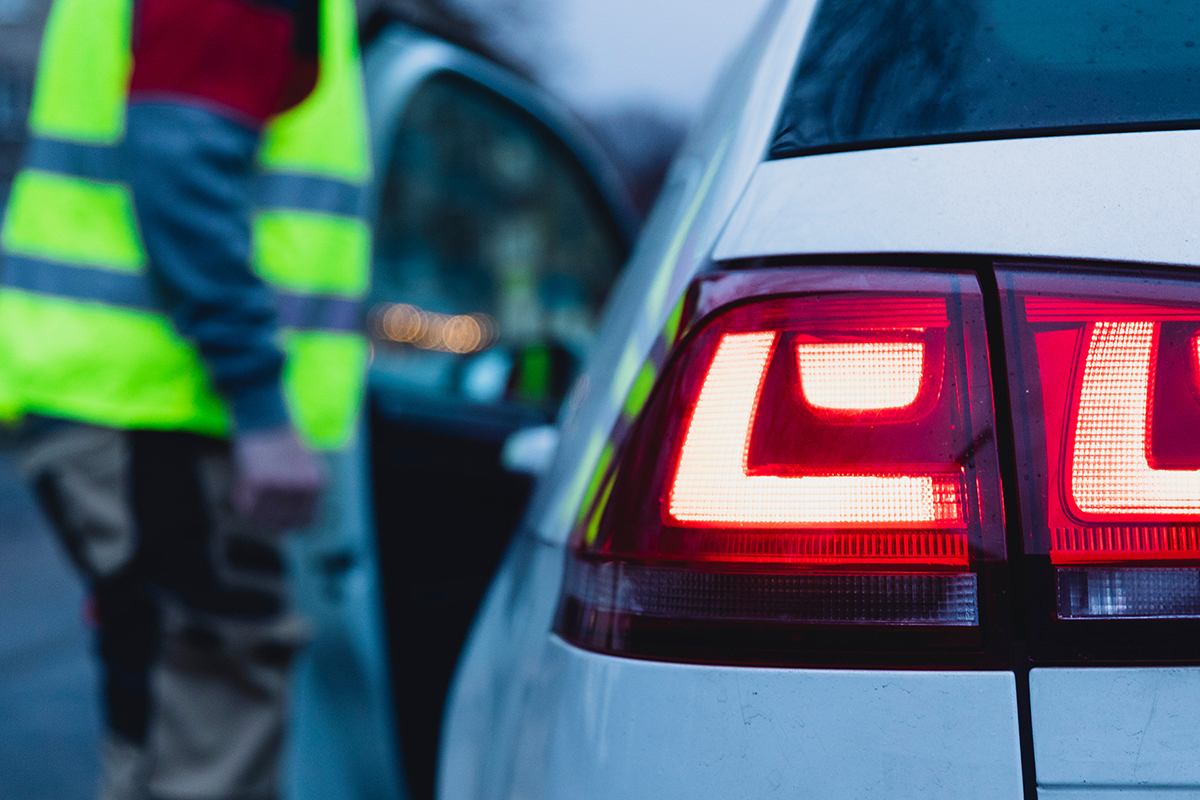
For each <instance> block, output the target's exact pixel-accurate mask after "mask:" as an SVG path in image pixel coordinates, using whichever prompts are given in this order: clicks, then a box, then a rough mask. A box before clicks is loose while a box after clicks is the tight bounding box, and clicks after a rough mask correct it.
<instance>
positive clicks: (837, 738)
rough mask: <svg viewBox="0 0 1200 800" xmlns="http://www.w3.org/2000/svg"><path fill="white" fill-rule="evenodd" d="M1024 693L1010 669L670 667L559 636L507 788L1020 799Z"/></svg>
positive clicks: (549, 651) (552, 793)
mask: <svg viewBox="0 0 1200 800" xmlns="http://www.w3.org/2000/svg"><path fill="white" fill-rule="evenodd" d="M1015 691H1016V690H1015V683H1014V680H1013V676H1012V674H1011V673H1003V672H922V671H906V672H896V671H861V670H786V669H761V668H760V669H755V668H744V667H742V668H733V667H716V666H697V665H680V664H666V663H658V662H653V661H639V660H634V659H625V658H614V657H611V656H605V655H598V654H595V653H589V652H586V651H583V650H580V649H578V648H576V647H572V646H571V645H568V644H566V643H565V642H563V641H562V640H560V639H558V638H557V637H551V638H550V640H549V641H548V643H547V645H546V655H545V658H544V665H543V667H542V670H541V675H540V680H539V686H538V691H537V692H536V693H535V694H533V695H532V696H530V697H529V698H528V699H527V702H526V703H525V704H524V716H523V720H522V724H521V725H520V730H521V731H522V734H521V741H520V743H519V746H518V748H517V752H518V753H519V758H518V759H517V762H516V766H515V769H514V773H513V778H512V785H511V787H510V789H509V793H510V795H511V796H514V797H544V798H570V797H595V798H623V797H634V796H641V797H656V798H672V797H675V798H714V799H715V798H731V797H761V796H764V795H769V794H771V793H774V792H779V793H780V794H781V795H782V796H801V797H864V796H870V795H871V794H873V793H878V794H879V795H881V796H886V797H890V798H898V799H899V798H938V797H944V798H963V797H972V798H980V799H982V798H1011V797H1015V796H1017V795H1019V793H1020V786H1021V759H1020V750H1019V747H1018V746H1017V735H1016V731H1017V719H1016V713H1015V710H1016V696H1015ZM651 709H652V710H653V713H647V712H648V711H650V710H651Z"/></svg>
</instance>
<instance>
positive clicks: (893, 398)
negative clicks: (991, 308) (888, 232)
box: [558, 269, 1004, 663]
mask: <svg viewBox="0 0 1200 800" xmlns="http://www.w3.org/2000/svg"><path fill="white" fill-rule="evenodd" d="M763 272H764V274H763V277H762V279H761V281H760V280H756V278H755V275H754V274H750V275H747V274H745V273H737V274H731V275H730V276H729V277H728V278H719V277H718V278H715V279H709V280H710V283H707V284H705V285H704V286H702V287H701V292H700V294H701V296H702V297H706V296H709V297H711V296H719V297H721V298H722V300H723V301H724V302H723V303H722V305H721V306H720V307H717V308H714V309H712V310H711V311H709V312H708V313H705V312H706V311H707V309H704V308H700V309H699V312H698V316H699V317H701V318H702V319H701V321H700V323H699V324H697V325H694V326H693V328H692V333H690V334H689V335H688V336H686V337H685V338H684V339H683V341H682V342H681V343H680V344H678V345H677V346H676V348H675V349H674V351H673V352H672V353H671V355H670V357H669V359H668V360H667V363H666V366H665V369H664V371H663V373H662V375H661V376H660V378H659V380H658V382H657V383H656V386H655V389H654V391H653V393H652V395H651V397H650V400H649V402H648V403H647V404H646V406H645V407H644V409H643V411H642V413H641V414H640V416H639V418H638V420H637V422H636V424H635V425H634V427H633V428H632V430H631V432H630V434H629V435H628V437H627V438H626V440H625V441H624V442H623V443H622V445H621V447H620V449H619V450H618V455H617V456H616V457H615V458H614V459H613V461H612V466H611V467H610V468H609V471H608V474H607V475H606V476H604V477H603V479H602V482H601V483H600V484H599V485H600V486H602V487H603V488H602V489H601V490H600V491H598V492H597V493H596V500H595V502H594V504H593V507H591V508H590V509H585V513H583V514H582V515H581V521H580V524H579V525H578V527H577V530H576V532H575V536H574V539H573V543H572V553H571V558H570V563H569V565H568V569H567V575H566V578H565V583H564V589H563V601H562V604H561V607H560V615H559V625H558V630H559V632H560V633H561V634H562V635H564V636H565V637H566V638H568V639H569V640H571V641H573V642H576V643H578V644H581V645H583V646H585V647H590V648H593V649H599V650H603V651H608V652H617V653H624V654H631V655H643V656H650V657H658V656H663V657H670V658H680V659H685V660H712V659H717V660H730V661H737V660H751V661H758V662H764V663H765V662H778V661H788V660H789V655H788V653H791V654H802V653H804V652H814V651H822V652H829V651H835V650H846V649H855V650H862V649H868V650H869V649H871V648H878V647H885V648H891V649H892V651H894V652H900V651H903V652H906V653H911V652H913V651H921V650H928V648H935V649H936V648H940V649H942V650H946V651H957V652H960V653H967V652H978V651H980V649H981V648H982V647H983V644H982V642H983V636H982V634H981V633H980V628H981V623H982V622H983V621H984V617H985V616H986V615H987V614H988V613H990V612H989V611H988V610H987V608H988V603H987V602H985V599H984V598H985V595H987V591H991V592H997V591H1001V588H1000V583H1002V578H1001V577H999V574H998V573H996V574H994V575H993V574H992V573H991V572H990V571H989V570H987V569H985V568H984V565H985V564H988V563H996V562H1002V561H1003V558H1004V532H1003V517H1002V512H1001V510H1000V501H999V479H998V470H997V466H996V457H995V447H994V436H993V428H992V426H993V412H992V403H991V387H990V380H989V373H988V360H987V351H986V332H985V327H984V322H983V312H982V300H981V297H980V293H979V288H978V285H977V283H976V281H975V279H974V277H973V276H970V275H956V274H955V275H950V274H927V273H916V272H912V273H906V272H891V271H882V270H871V271H868V272H869V273H870V276H869V279H868V278H865V277H864V276H863V274H862V273H863V272H864V271H863V270H850V269H845V270H840V271H837V272H833V271H829V270H813V271H808V270H803V269H796V270H788V271H786V273H785V275H786V277H781V276H780V274H779V273H778V272H777V271H771V272H770V273H769V274H767V271H763ZM721 280H726V281H728V282H729V283H730V284H732V285H733V286H734V287H735V289H733V290H729V289H727V288H723V287H722V286H721V285H720V281H721ZM712 281H715V285H716V288H713V283H711V282H712ZM864 287H868V288H864ZM764 288H769V289H770V290H772V293H773V294H775V295H778V294H782V293H784V292H785V291H786V290H788V289H790V290H791V291H792V292H795V293H796V294H794V295H793V296H767V297H761V296H756V295H755V291H756V290H759V291H761V290H762V289H764ZM856 289H857V290H856ZM801 293H803V294H801ZM701 305H703V302H702V303H701ZM989 581H991V583H990V585H989V587H988V589H987V591H985V589H984V586H983V584H985V583H988V582H989ZM880 630H886V631H891V632H892V635H890V636H889V635H884V636H880V635H878V634H879V631H880ZM871 631H874V632H875V633H874V634H871V633H870V632H871ZM900 631H904V632H905V633H904V634H903V635H902V636H906V637H909V638H907V639H904V638H902V639H901V640H900V642H901V643H900V644H897V642H896V641H894V638H895V635H901V634H899V632H900ZM923 636H924V637H925V638H922V637H923ZM801 660H803V659H801Z"/></svg>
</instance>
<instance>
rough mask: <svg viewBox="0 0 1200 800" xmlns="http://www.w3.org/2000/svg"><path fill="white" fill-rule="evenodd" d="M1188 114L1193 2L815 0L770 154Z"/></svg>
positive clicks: (1198, 43)
mask: <svg viewBox="0 0 1200 800" xmlns="http://www.w3.org/2000/svg"><path fill="white" fill-rule="evenodd" d="M1197 121H1200V2H1196V0H1054V2H1048V0H823V2H822V3H821V5H820V7H819V8H818V9H817V12H816V15H815V16H814V18H813V21H812V24H811V26H810V29H809V32H808V34H807V35H806V37H805V43H804V46H803V49H802V52H801V54H800V59H799V62H798V64H797V68H796V73H795V76H794V78H793V82H792V86H791V89H790V93H789V95H788V98H787V100H786V102H785V104H784V108H783V111H782V114H781V116H780V122H779V126H778V128H777V131H776V135H775V138H774V141H773V143H772V147H771V155H772V156H773V157H776V158H784V157H788V156H795V155H803V154H806V153H813V152H821V151H825V150H837V149H844V148H846V147H848V146H856V145H858V146H861V145H862V144H865V143H869V142H880V143H883V142H896V141H897V140H901V141H911V142H914V143H915V142H920V141H930V140H953V139H970V138H988V137H989V135H997V134H1003V135H1016V134H1018V133H1020V132H1034V131H1037V130H1042V131H1046V132H1053V131H1062V130H1071V129H1092V130H1127V129H1138V128H1139V127H1142V128H1144V127H1158V126H1161V125H1164V124H1166V125H1190V124H1191V123H1192V122H1197Z"/></svg>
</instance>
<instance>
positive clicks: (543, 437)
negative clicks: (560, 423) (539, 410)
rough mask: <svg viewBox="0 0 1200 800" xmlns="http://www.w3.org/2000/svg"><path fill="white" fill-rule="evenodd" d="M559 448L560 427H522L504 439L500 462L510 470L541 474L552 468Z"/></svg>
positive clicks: (526, 473) (527, 473)
mask: <svg viewBox="0 0 1200 800" xmlns="http://www.w3.org/2000/svg"><path fill="white" fill-rule="evenodd" d="M557 449H558V428H557V427H555V426H554V425H538V426H537V427H535V428H522V429H521V430H519V431H517V432H516V433H513V434H512V435H510V436H509V437H508V438H507V439H506V440H505V441H504V449H503V450H501V451H500V463H501V464H502V465H503V466H504V468H505V469H506V470H508V471H509V472H520V473H522V474H525V475H535V476H536V475H541V474H542V473H543V472H545V471H546V470H548V469H549V468H550V463H551V461H553V460H554V451H556V450H557Z"/></svg>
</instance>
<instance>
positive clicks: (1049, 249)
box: [713, 130, 1200, 264]
mask: <svg viewBox="0 0 1200 800" xmlns="http://www.w3.org/2000/svg"><path fill="white" fill-rule="evenodd" d="M1197 152H1200V131H1194V130H1193V131H1158V132H1152V133H1120V134H1103V135H1093V136H1054V137H1047V138H1041V139H1004V140H999V141H985V142H961V143H955V144H937V145H923V146H917V147H893V148H887V149H883V150H862V151H856V152H849V153H831V154H828V155H817V156H806V157H803V158H788V159H782V160H779V161H768V162H766V163H763V164H760V165H759V167H758V168H757V170H756V171H755V173H754V178H753V179H752V180H751V181H750V186H749V188H748V189H747V190H746V193H745V195H744V196H743V197H742V199H741V202H740V203H739V204H738V207H737V209H736V210H735V211H734V212H733V214H732V216H731V218H730V220H729V224H728V226H727V227H726V228H725V231H724V233H723V235H722V236H721V240H720V241H719V242H718V243H717V246H716V250H715V252H714V253H713V257H714V258H715V259H718V260H719V259H729V258H744V257H747V256H761V255H780V254H791V253H905V252H910V253H989V254H999V255H1014V256H1038V257H1042V258H1045V257H1062V258H1095V259H1105V260H1119V261H1140V262H1151V263H1164V264H1200V227H1197V225H1196V221H1195V214H1194V213H1193V212H1194V210H1195V209H1196V208H1200V158H1196V155H1195V154H1196V153H1197Z"/></svg>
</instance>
